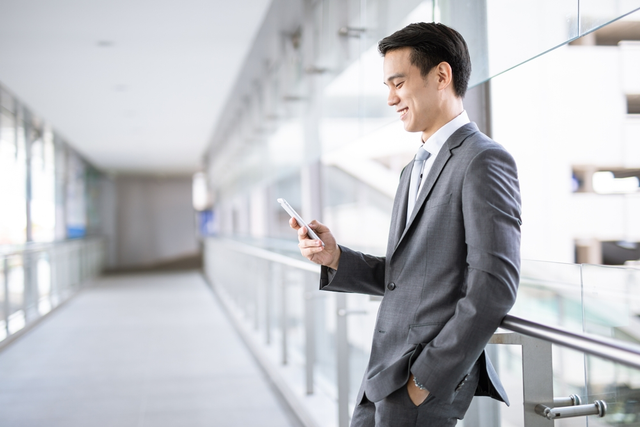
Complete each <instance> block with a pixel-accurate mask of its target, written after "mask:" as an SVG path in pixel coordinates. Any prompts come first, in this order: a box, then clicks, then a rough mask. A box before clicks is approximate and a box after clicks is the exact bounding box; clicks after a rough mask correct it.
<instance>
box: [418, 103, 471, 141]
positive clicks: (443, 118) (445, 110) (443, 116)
mask: <svg viewBox="0 0 640 427" xmlns="http://www.w3.org/2000/svg"><path fill="white" fill-rule="evenodd" d="M463 111H464V105H463V104H462V98H458V97H453V98H451V99H449V100H448V101H446V102H442V104H441V105H440V109H439V114H438V115H437V118H436V120H434V122H433V125H432V126H430V127H429V128H428V129H426V130H424V131H423V132H422V142H425V141H426V140H427V139H429V138H431V136H432V135H433V134H434V133H436V132H437V131H438V129H440V128H441V127H442V126H444V125H446V124H447V123H449V122H450V121H451V120H453V119H455V118H456V117H458V116H459V115H460V114H462V112H463Z"/></svg>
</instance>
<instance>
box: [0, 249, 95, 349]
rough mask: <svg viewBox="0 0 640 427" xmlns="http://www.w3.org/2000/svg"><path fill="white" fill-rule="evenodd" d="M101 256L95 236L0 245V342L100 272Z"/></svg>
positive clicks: (57, 303) (45, 312)
mask: <svg viewBox="0 0 640 427" xmlns="http://www.w3.org/2000/svg"><path fill="white" fill-rule="evenodd" d="M103 256H104V247H103V241H102V240H101V239H98V238H92V239H82V240H70V241H65V242H56V243H38V244H27V245H16V246H4V247H0V343H1V342H2V341H3V340H5V339H6V338H7V337H9V336H10V335H12V334H15V333H16V332H18V331H20V330H21V329H23V328H24V327H25V326H27V325H28V324H29V323H31V322H33V321H35V320H37V319H39V318H40V317H42V316H44V315H45V314H47V313H49V312H50V311H51V310H52V309H53V308H55V307H56V306H58V305H60V304H61V303H62V302H64V301H66V300H67V299H68V298H69V297H70V296H71V295H72V294H74V293H75V292H76V291H77V290H79V289H80V287H81V286H82V285H83V284H84V283H85V282H86V281H88V280H89V279H91V278H93V277H95V276H97V275H98V274H100V272H101V271H102V268H103Z"/></svg>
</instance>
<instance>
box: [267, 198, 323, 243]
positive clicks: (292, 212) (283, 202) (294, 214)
mask: <svg viewBox="0 0 640 427" xmlns="http://www.w3.org/2000/svg"><path fill="white" fill-rule="evenodd" d="M278 203H280V205H281V206H282V208H283V209H284V210H285V211H287V213H288V214H289V215H290V216H291V218H295V219H296V221H298V225H299V226H300V227H306V228H307V234H308V235H309V237H311V238H312V239H315V240H320V238H319V237H318V235H317V234H316V233H314V231H313V230H312V229H311V227H309V224H307V223H306V222H305V220H304V219H302V217H301V216H300V214H298V212H296V210H295V209H293V208H292V207H291V205H290V204H289V203H287V201H286V200H285V199H278ZM320 243H322V246H324V242H323V241H322V240H320Z"/></svg>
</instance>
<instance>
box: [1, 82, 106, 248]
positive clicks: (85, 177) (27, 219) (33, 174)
mask: <svg viewBox="0 0 640 427" xmlns="http://www.w3.org/2000/svg"><path fill="white" fill-rule="evenodd" d="M0 106H1V107H0V198H1V200H2V209H0V248H1V247H2V245H19V244H25V243H31V242H52V241H55V240H64V239H67V238H75V237H83V236H85V235H87V234H93V235H95V234H99V231H100V230H99V225H100V215H99V209H98V206H99V203H98V199H99V197H98V194H97V190H98V186H99V181H100V180H101V179H102V174H101V173H100V172H99V171H97V170H96V169H95V168H93V167H92V166H91V165H90V164H89V163H88V162H87V161H85V160H84V159H83V158H82V157H81V156H80V155H79V154H78V153H76V152H75V151H74V150H73V149H72V148H71V147H69V145H68V144H67V143H66V142H64V140H63V139H61V138H60V137H59V136H58V135H56V133H55V132H54V130H53V129H52V128H51V127H50V126H49V125H48V124H47V123H46V122H44V121H42V119H40V118H39V117H37V116H35V115H34V114H33V113H32V112H31V111H30V110H29V109H28V108H27V107H25V106H24V105H23V104H22V103H21V102H20V100H18V99H17V98H16V97H15V96H13V95H12V94H11V93H10V92H9V91H8V90H6V89H5V88H3V87H1V86H0ZM87 230H89V233H88V232H87ZM6 250H8V249H6Z"/></svg>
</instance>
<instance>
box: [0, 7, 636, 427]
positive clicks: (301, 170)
mask: <svg viewBox="0 0 640 427" xmlns="http://www.w3.org/2000/svg"><path fill="white" fill-rule="evenodd" d="M639 9H640V1H638V0H607V1H595V0H553V1H552V0H544V1H528V0H518V1H505V0H482V1H470V0H428V1H417V0H242V1H238V2H231V3H229V2H222V1H218V0H215V1H201V0H187V1H182V2H175V1H169V0H162V1H153V2H151V1H147V0H136V1H120V0H117V1H110V2H104V1H95V2H81V1H77V0H56V1H44V0H26V1H24V0H23V1H16V0H0V16H1V19H0V105H1V109H0V204H1V208H0V255H1V256H2V258H0V260H1V261H2V262H1V263H0V271H1V272H2V274H0V283H1V286H0V314H1V316H0V326H1V327H0V345H1V343H2V340H4V341H5V343H9V341H11V337H12V336H18V335H20V333H21V331H23V330H26V329H28V328H29V325H30V324H32V323H33V324H34V325H35V324H37V322H39V320H41V319H42V318H43V317H44V316H46V315H47V314H48V313H49V312H50V311H51V310H53V309H54V308H56V307H58V306H60V305H61V304H62V303H63V302H65V301H67V300H69V299H70V298H71V297H73V296H74V295H76V294H78V293H79V291H80V290H83V289H94V288H95V287H96V286H98V287H100V286H105V285H104V284H103V285H99V284H100V283H102V282H100V280H102V279H101V277H109V278H111V279H113V277H116V276H114V274H116V273H117V274H118V275H119V276H117V277H131V276H127V275H125V274H124V273H127V274H129V275H131V274H141V273H145V272H146V273H149V274H151V273H153V274H157V273H158V272H159V271H170V272H173V273H175V271H187V272H189V271H201V272H202V274H201V275H200V276H199V277H201V280H202V283H205V282H206V283H208V285H209V286H210V287H211V288H212V289H214V291H215V294H216V296H217V298H218V299H219V300H220V301H221V303H222V306H223V307H224V308H225V310H227V311H226V313H227V315H226V317H227V318H229V319H230V320H231V322H232V323H233V324H234V325H235V327H236V328H237V330H238V331H239V333H240V335H241V336H242V337H243V339H244V340H245V342H247V343H249V346H250V348H252V353H253V354H254V356H255V357H256V358H257V359H258V361H259V364H260V366H262V369H263V370H265V372H267V375H266V376H267V377H268V378H270V381H273V382H274V383H275V384H276V387H275V388H276V389H277V390H279V391H278V393H280V394H282V396H284V397H283V398H282V399H283V401H285V402H286V405H285V406H288V407H290V408H293V409H292V411H293V413H295V414H296V415H295V417H297V418H296V419H298V420H299V421H300V422H301V423H302V424H304V425H309V426H310V425H323V426H331V425H336V426H340V427H344V426H346V425H348V419H349V414H350V413H351V410H352V405H353V401H354V399H355V393H356V392H357V390H358V386H359V381H360V378H361V374H362V372H363V369H364V366H365V365H366V361H367V357H368V351H369V350H368V348H369V343H370V339H371V333H372V328H373V323H374V322H375V313H376V310H377V306H378V304H379V300H378V299H376V298H369V297H364V296H357V295H333V294H324V293H320V292H318V291H317V275H318V269H317V267H315V266H313V265H311V264H309V263H307V262H306V261H304V260H302V259H301V257H300V256H299V254H298V253H297V247H296V239H295V233H293V232H292V230H291V229H290V228H289V226H288V215H287V214H286V212H285V211H284V210H282V208H281V207H280V205H279V204H278V203H277V202H276V199H277V198H285V199H286V200H288V201H289V203H290V204H291V205H292V206H293V207H294V208H295V209H297V210H298V211H299V212H300V213H301V214H302V216H303V217H304V218H306V219H308V220H311V219H317V220H319V221H321V222H324V223H325V224H327V225H328V226H329V227H330V228H331V229H332V231H333V233H334V235H335V236H336V238H337V239H338V241H339V242H340V243H341V244H344V245H346V246H349V247H352V248H354V249H358V250H362V251H365V252H368V253H372V254H376V255H383V254H384V252H385V245H386V239H387V234H388V230H389V221H390V215H391V206H392V202H393V197H394V194H395V190H396V186H397V183H398V177H399V174H400V171H401V170H402V168H403V167H404V165H405V164H407V163H408V162H409V161H410V160H411V158H412V157H413V154H414V153H415V150H416V149H417V147H418V146H419V144H420V139H419V135H418V134H409V133H406V132H404V130H403V127H402V123H401V122H399V121H398V119H397V117H396V114H395V110H394V108H391V107H388V106H387V103H386V97H387V92H386V87H385V86H384V85H383V83H382V58H381V57H380V55H379V54H378V53H377V50H376V49H377V42H378V41H379V40H380V39H381V38H382V37H384V36H386V35H388V34H390V33H392V32H393V31H396V30H398V29H400V28H402V27H403V26H405V25H407V24H409V23H412V22H419V21H436V22H442V23H444V24H447V25H450V26H452V27H454V28H455V29H457V30H458V31H460V32H461V33H462V35H463V36H464V37H465V38H466V40H467V43H468V45H469V49H470V53H471V58H472V63H473V72H472V75H471V81H470V89H469V92H468V95H467V97H466V99H465V107H466V109H467V111H468V113H469V116H470V118H471V120H472V121H475V122H476V123H477V124H478V125H479V127H480V129H481V130H482V131H484V132H485V133H486V134H488V135H490V136H491V137H492V138H493V139H494V140H496V141H497V142H499V143H500V144H502V145H504V146H505V147H506V148H507V149H508V151H509V152H511V153H512V154H513V156H514V157H515V159H516V162H517V165H518V169H519V176H520V184H521V190H522V203H523V207H522V210H523V225H522V257H523V279H522V283H521V291H520V295H519V297H518V302H517V303H516V306H515V307H514V309H513V311H512V314H514V315H517V316H521V317H523V318H527V319H529V320H532V321H535V322H539V323H540V324H544V325H551V326H554V327H561V328H564V329H566V330H569V331H573V332H578V333H587V334H594V335H597V336H600V337H606V338H608V339H616V340H621V342H625V343H626V344H625V345H627V344H628V345H637V343H638V342H640V333H639V332H638V331H640V321H639V316H640V293H639V292H640V273H639V272H640V270H637V265H638V263H639V261H638V260H639V259H640V221H639V220H638V218H640V181H639V180H640V71H639V70H640V11H638V10H639ZM105 273H110V274H111V275H110V276H104V274H105ZM153 277H156V276H153ZM111 279H110V280H111ZM96 283H98V285H96ZM205 286H206V285H205ZM352 314H353V315H352ZM78 322H82V320H78ZM7 345H8V344H7ZM16 345H17V344H16ZM490 347H491V349H490V351H491V352H492V355H493V358H494V359H495V360H496V365H497V366H498V367H499V371H500V372H501V374H502V375H501V376H502V378H503V379H504V378H509V380H505V383H506V386H507V388H508V391H509V393H510V395H511V396H513V399H512V401H516V403H515V404H513V405H512V406H511V407H510V408H508V409H507V408H506V407H498V406H496V405H494V404H492V403H491V402H484V401H483V402H484V403H481V404H479V405H480V406H478V407H477V408H476V409H472V412H471V413H470V414H471V415H470V416H471V417H474V416H475V417H476V418H472V420H474V419H475V420H476V421H467V422H466V423H465V425H478V426H480V425H482V426H485V425H486V426H489V425H503V426H518V425H526V426H528V427H530V426H534V425H542V424H531V421H528V423H525V424H523V421H522V420H523V419H527V416H528V414H529V413H531V412H532V410H531V408H529V407H528V406H527V404H526V402H527V397H526V394H527V393H526V391H525V392H523V391H522V390H523V389H525V390H526V386H525V383H526V373H525V372H524V371H523V367H522V363H521V359H522V358H523V357H524V356H523V351H524V350H522V348H520V347H519V346H506V345H497V344H496V345H493V344H492V345H491V346H490ZM550 351H551V350H550ZM551 354H552V359H553V391H554V394H555V395H559V394H563V395H564V394H566V395H568V394H571V393H573V394H576V395H579V396H582V400H583V403H585V402H591V401H593V400H594V399H596V398H597V399H604V400H607V401H608V402H609V406H610V409H612V410H611V411H610V414H609V415H607V416H606V417H605V418H603V419H593V418H590V419H588V420H587V418H586V417H581V418H578V419H571V420H557V421H556V424H557V425H561V426H573V425H640V406H639V405H638V403H637V402H638V399H640V375H639V372H640V371H638V369H636V368H630V367H621V366H620V365H619V364H618V363H614V362H612V361H610V360H607V359H606V358H604V359H603V358H598V357H595V356H589V355H587V354H586V353H584V352H581V351H577V350H568V349H566V348H564V347H562V346H559V345H557V343H555V344H553V351H552V352H551ZM550 357H551V356H550ZM1 378H2V377H0V383H1V382H2V379H1ZM523 378H524V379H523ZM0 387H1V384H0ZM634 402H635V403H634ZM482 405H484V406H482ZM527 408H529V409H527ZM474 410H475V411H476V414H477V415H473V413H474V412H473V411H474ZM0 412H2V410H1V409H0ZM480 414H483V415H480ZM487 414H489V415H487ZM536 416H537V415H536ZM540 418H541V419H543V418H542V417H540ZM0 419H1V415H0ZM545 422H549V421H548V420H545ZM314 423H315V424H314ZM15 425H20V424H15ZM25 425H27V424H25ZM213 425H218V424H213ZM220 425H222V424H220ZM265 425H266V424H265ZM544 425H548V424H544Z"/></svg>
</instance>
